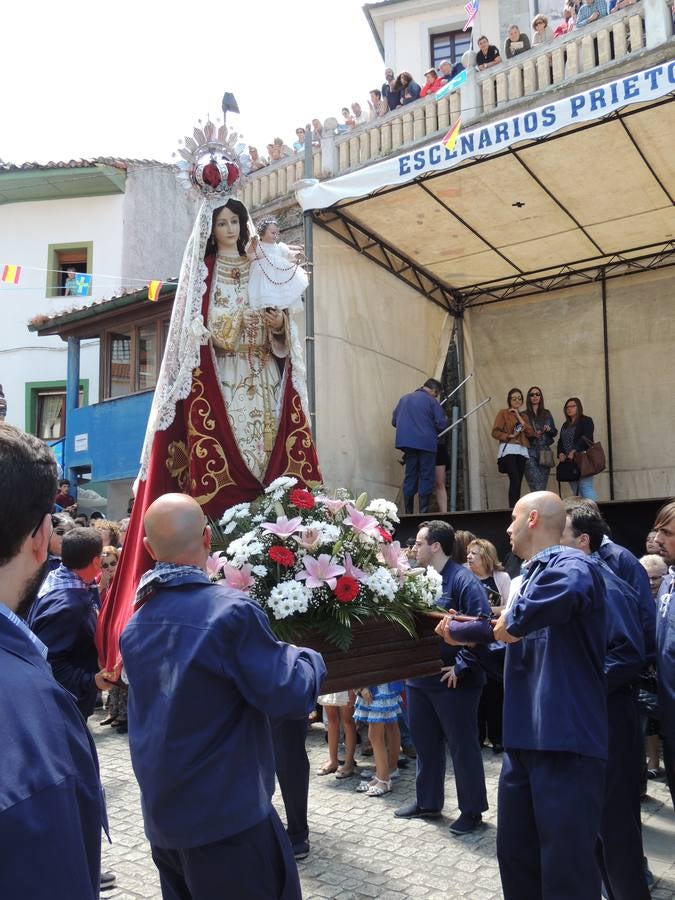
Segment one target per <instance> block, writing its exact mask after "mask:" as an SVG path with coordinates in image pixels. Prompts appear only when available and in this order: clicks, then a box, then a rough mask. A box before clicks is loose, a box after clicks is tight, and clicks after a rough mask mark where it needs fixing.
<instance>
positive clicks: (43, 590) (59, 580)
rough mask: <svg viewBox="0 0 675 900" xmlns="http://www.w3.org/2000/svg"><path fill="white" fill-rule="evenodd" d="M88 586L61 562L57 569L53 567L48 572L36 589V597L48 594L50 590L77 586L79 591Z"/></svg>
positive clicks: (84, 589)
mask: <svg viewBox="0 0 675 900" xmlns="http://www.w3.org/2000/svg"><path fill="white" fill-rule="evenodd" d="M90 587H91V585H89V584H87V582H86V581H83V580H82V579H81V578H80V576H79V575H78V574H77V573H76V572H73V570H72V569H68V568H66V566H64V565H63V563H61V565H60V566H59V567H58V569H54V571H53V572H50V573H49V575H47V577H46V578H45V580H44V581H43V582H42V585H41V587H40V590H39V591H38V599H39V598H40V597H44V595H45V594H48V593H49V592H50V591H57V590H58V591H60V590H64V589H67V588H77V590H80V591H87V590H89V589H90Z"/></svg>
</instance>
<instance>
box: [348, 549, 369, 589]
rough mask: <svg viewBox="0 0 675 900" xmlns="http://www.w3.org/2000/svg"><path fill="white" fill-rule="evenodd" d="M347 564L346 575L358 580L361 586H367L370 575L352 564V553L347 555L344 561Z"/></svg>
mask: <svg viewBox="0 0 675 900" xmlns="http://www.w3.org/2000/svg"><path fill="white" fill-rule="evenodd" d="M342 561H343V562H344V564H345V575H349V576H350V577H351V578H356V580H357V581H360V582H361V584H365V583H366V581H368V573H367V572H364V571H363V569H357V567H356V566H355V565H354V563H353V562H352V555H351V553H345V555H344V559H343V560H342Z"/></svg>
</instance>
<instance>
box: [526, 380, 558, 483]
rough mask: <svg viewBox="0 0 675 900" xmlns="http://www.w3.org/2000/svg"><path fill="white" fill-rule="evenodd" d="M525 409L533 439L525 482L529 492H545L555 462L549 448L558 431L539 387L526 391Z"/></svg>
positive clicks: (531, 439)
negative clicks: (532, 430) (532, 431)
mask: <svg viewBox="0 0 675 900" xmlns="http://www.w3.org/2000/svg"><path fill="white" fill-rule="evenodd" d="M525 409H526V410H527V415H528V418H529V420H530V425H531V426H532V428H533V429H534V437H531V438H530V456H529V459H528V460H527V462H526V464H525V480H526V481H527V484H528V487H529V488H530V490H531V491H545V490H546V485H547V484H548V476H549V472H550V471H551V467H552V466H553V464H554V462H555V460H554V458H553V452H552V451H551V446H552V444H553V441H554V439H555V436H556V434H557V433H558V429H557V428H556V427H555V422H554V421H553V416H552V415H551V413H550V412H549V410H548V409H546V406H545V405H544V394H543V392H542V389H541V388H540V387H537V386H536V385H534V387H531V388H530V389H529V390H528V392H527V400H526V402H525Z"/></svg>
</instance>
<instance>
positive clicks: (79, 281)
mask: <svg viewBox="0 0 675 900" xmlns="http://www.w3.org/2000/svg"><path fill="white" fill-rule="evenodd" d="M92 278H93V276H92V275H85V274H84V273H83V272H78V274H77V275H76V276H75V278H74V281H75V287H74V289H72V290H73V291H74V293H75V295H76V296H77V297H86V296H87V295H88V294H89V288H90V287H91V280H92Z"/></svg>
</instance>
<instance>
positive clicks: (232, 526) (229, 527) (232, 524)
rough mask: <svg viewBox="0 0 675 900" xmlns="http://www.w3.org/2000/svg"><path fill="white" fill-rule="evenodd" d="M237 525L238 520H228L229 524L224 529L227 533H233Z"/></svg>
mask: <svg viewBox="0 0 675 900" xmlns="http://www.w3.org/2000/svg"><path fill="white" fill-rule="evenodd" d="M221 525H222V522H221ZM236 527H237V523H236V522H228V523H227V525H226V526H225V528H224V529H223V531H224V533H225V534H232V532H233V531H234V529H235V528H236Z"/></svg>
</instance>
